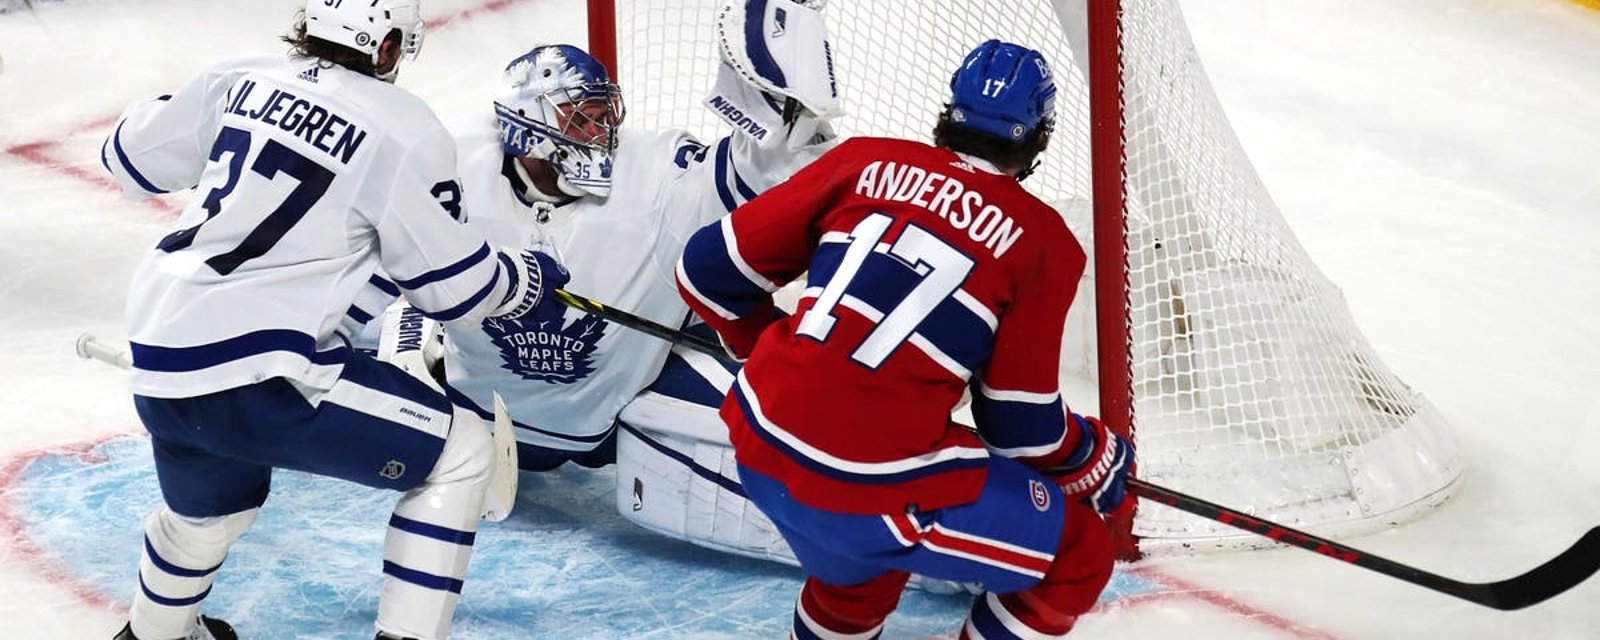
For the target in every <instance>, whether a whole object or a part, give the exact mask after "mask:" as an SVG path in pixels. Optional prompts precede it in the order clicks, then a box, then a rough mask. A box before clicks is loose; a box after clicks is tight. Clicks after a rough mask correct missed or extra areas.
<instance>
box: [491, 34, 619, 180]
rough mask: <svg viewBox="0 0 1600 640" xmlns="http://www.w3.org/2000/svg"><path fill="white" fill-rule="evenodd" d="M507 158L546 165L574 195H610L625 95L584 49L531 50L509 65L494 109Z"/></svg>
mask: <svg viewBox="0 0 1600 640" xmlns="http://www.w3.org/2000/svg"><path fill="white" fill-rule="evenodd" d="M494 113H495V119H496V120H497V121H498V123H499V126H500V141H501V143H502V144H503V145H504V146H505V150H506V153H508V154H511V155H513V156H521V157H529V158H538V159H541V160H545V161H548V162H550V164H551V165H553V166H554V167H555V169H556V172H557V173H558V174H559V176H560V183H561V188H562V190H563V191H566V192H567V193H569V194H571V195H582V194H585V193H587V194H592V195H597V196H602V197H604V196H605V195H607V194H608V193H610V190H611V163H612V153H613V152H614V151H616V148H617V127H618V126H620V125H621V124H622V119H623V116H624V115H625V114H624V110H623V106H622V89H621V88H619V87H618V86H617V85H616V84H614V83H612V82H611V77H610V75H609V74H607V73H606V68H605V65H603V64H601V63H600V61H599V60H596V59H594V57H593V56H590V55H589V54H587V53H584V51H583V50H582V49H579V48H577V47H574V46H571V45H565V44H555V45H544V46H538V47H534V48H533V50H531V51H529V52H527V53H525V54H523V55H521V56H518V57H517V58H516V59H515V60H512V61H511V64H508V65H506V70H505V74H504V76H502V79H501V82H500V89H499V93H498V94H497V95H496V96H495V101H494Z"/></svg>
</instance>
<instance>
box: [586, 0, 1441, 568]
mask: <svg viewBox="0 0 1600 640" xmlns="http://www.w3.org/2000/svg"><path fill="white" fill-rule="evenodd" d="M613 1H614V3H615V4H614V10H615V17H614V24H615V43H616V55H617V58H618V59H617V66H614V67H613V68H616V69H618V71H619V73H618V75H619V78H620V82H621V83H622V85H623V86H624V87H625V89H624V91H625V93H626V97H627V101H628V117H629V121H630V122H629V124H630V125H631V126H634V127H641V128H652V129H670V128H683V129H688V130H690V131H691V132H694V133H695V134H697V135H699V136H701V137H702V139H713V138H715V137H719V136H721V135H724V134H725V132H724V131H722V130H720V127H719V121H718V120H717V119H716V118H715V117H714V116H713V115H712V114H711V113H710V112H709V111H708V110H707V109H705V108H704V107H703V106H701V101H702V100H703V99H704V97H705V95H706V92H707V91H708V89H709V88H710V86H711V83H712V79H713V77H714V73H715V68H716V64H717V59H716V52H715V51H716V49H715V46H714V44H713V42H714V41H713V35H712V27H711V24H712V20H713V15H714V6H715V4H716V3H715V0H687V1H686V0H590V2H591V6H592V8H591V16H596V17H597V18H599V20H598V22H597V23H596V24H593V25H591V40H592V41H594V42H596V45H595V49H596V52H597V55H601V56H602V57H603V56H604V55H605V54H606V53H607V52H606V48H605V45H604V44H603V42H601V41H602V40H603V39H604V38H605V37H606V35H605V32H606V31H607V29H608V27H609V26H610V25H611V24H612V21H611V20H609V19H608V13H607V12H608V11H610V10H612V8H613V6H612V5H611V3H612V2H613ZM1084 4H1085V3H1084V2H1083V0H1075V1H1074V0H1057V1H1056V2H1050V1H1048V0H1005V1H1001V0H985V1H974V2H947V1H945V0H833V1H832V2H830V3H828V6H827V7H826V9H825V12H824V13H825V14H826V16H827V20H828V23H829V29H830V33H831V35H832V38H833V51H834V55H835V72H836V74H837V75H838V77H839V85H840V92H841V96H842V99H843V102H844V105H845V108H846V115H844V116H843V117H841V118H839V119H838V120H836V121H835V126H836V127H837V128H838V130H839V131H840V133H841V134H843V135H846V136H848V135H877V136H893V137H903V138H909V139H917V140H926V139H928V138H929V134H930V132H931V130H932V128H933V124H934V120H935V117H936V115H937V112H938V110H939V109H940V108H941V106H942V105H943V104H944V102H945V101H946V99H947V97H948V84H947V83H948V79H949V74H950V72H951V71H952V70H953V69H954V68H955V67H956V65H957V63H959V62H960V60H961V59H962V57H963V55H965V53H966V52H967V51H969V50H970V49H971V48H972V47H973V46H975V45H977V44H978V43H980V42H982V41H984V40H987V39H989V38H1000V39H1002V40H1007V41H1011V42H1017V43H1020V44H1024V45H1027V46H1030V47H1033V48H1037V49H1039V50H1041V51H1043V52H1044V55H1045V57H1046V58H1047V59H1048V60H1049V61H1050V62H1051V63H1052V65H1053V67H1054V69H1055V72H1056V82H1057V86H1058V91H1059V93H1058V95H1057V99H1056V100H1057V102H1056V113H1057V116H1056V117H1057V122H1056V132H1055V135H1054V137H1053V138H1052V140H1051V144H1050V149H1049V150H1048V151H1047V152H1046V153H1045V154H1044V156H1043V158H1042V160H1043V166H1042V167H1041V169H1040V171H1039V172H1038V173H1037V174H1035V175H1034V176H1033V177H1031V178H1029V179H1028V181H1027V182H1026V183H1025V185H1026V186H1027V187H1028V188H1029V189H1030V190H1032V191H1033V192H1034V193H1035V194H1037V195H1038V196H1040V197H1041V198H1042V199H1044V200H1045V201H1047V202H1050V203H1052V204H1054V205H1055V206H1056V207H1057V208H1058V209H1059V210H1061V212H1062V214H1063V215H1064V216H1065V217H1066V218H1067V220H1068V224H1069V225H1070V226H1072V227H1073V229H1074V231H1075V232H1077V234H1078V236H1079V238H1080V239H1081V240H1082V241H1083V242H1084V243H1085V245H1086V246H1090V244H1091V238H1093V237H1094V236H1096V235H1099V236H1103V237H1100V238H1098V239H1095V240H1094V241H1093V244H1092V249H1091V252H1092V253H1093V254H1094V255H1095V256H1096V261H1097V262H1098V263H1099V264H1100V265H1101V267H1100V269H1099V271H1100V272H1101V275H1100V276H1099V277H1098V278H1097V277H1096V276H1095V274H1093V273H1091V274H1090V275H1088V276H1086V277H1087V278H1089V279H1095V280H1098V281H1099V282H1098V285H1099V286H1098V294H1096V293H1095V292H1096V290H1097V287H1096V286H1094V285H1091V284H1089V283H1087V282H1086V283H1084V284H1083V285H1081V286H1080V289H1079V291H1080V293H1079V299H1078V302H1077V303H1076V304H1075V305H1074V312H1073V317H1072V318H1071V319H1070V320H1069V323H1068V327H1067V339H1066V340H1065V341H1064V349H1063V360H1064V362H1065V366H1064V367H1063V382H1064V383H1065V384H1064V389H1065V390H1066V394H1067V399H1068V401H1069V402H1070V403H1072V404H1073V407H1074V409H1075V410H1078V411H1080V412H1084V413H1091V412H1096V410H1098V413H1100V415H1102V417H1104V418H1105V419H1106V420H1107V421H1108V423H1109V424H1111V425H1113V427H1114V428H1118V429H1119V430H1125V431H1131V432H1132V433H1133V435H1134V437H1135V440H1136V442H1137V444H1138V447H1139V476H1140V477H1142V478H1144V479H1145V480H1148V481H1150V482H1154V483H1157V484H1160V485H1163V486H1167V487H1170V488H1173V489H1177V490H1179V491H1183V492H1186V493H1191V494H1194V495H1196V496H1198V497H1202V498H1205V499H1208V500H1212V501H1215V502H1218V503H1221V504H1224V505H1227V506H1230V507H1233V508H1236V509H1240V510H1243V511H1245V512H1248V513H1251V514H1254V515H1256V516H1259V517H1264V518H1267V519H1270V520H1273V521H1277V522H1280V523H1283V524H1287V525H1289V526H1292V527H1296V528H1301V529H1307V530H1310V531H1313V532H1316V533H1319V534H1322V535H1329V536H1339V535H1354V534H1358V533H1363V532H1368V531H1372V530H1376V529H1380V528H1383V527H1386V526H1391V525H1393V524H1395V523H1397V522H1400V521H1402V520H1405V519H1407V518H1409V517H1411V516H1413V515H1415V514H1417V513H1418V512H1421V511H1423V510H1426V509H1427V508H1430V507H1432V506H1436V505H1437V504H1439V503H1440V502H1442V501H1443V500H1444V499H1445V498H1446V497H1447V496H1448V494H1449V492H1450V489H1451V488H1452V487H1453V486H1454V484H1455V482H1456V480H1457V479H1458V478H1459V476H1460V473H1461V470H1462V466H1461V461H1460V458H1459V455H1458V452H1457V449H1456V444H1455V442H1454V439H1453V437H1452V436H1451V434H1450V433H1449V432H1448V430H1447V428H1446V426H1445V424H1444V422H1443V420H1442V418H1441V417H1440V415H1439V413H1438V412H1437V410H1436V409H1434V408H1433V407H1432V406H1431V405H1430V404H1429V403H1428V402H1427V401H1426V400H1425V399H1424V398H1423V397H1422V396H1421V395H1420V394H1418V393H1417V392H1415V391H1414V390H1412V389H1411V388H1409V387H1407V386H1406V384H1405V383H1404V382H1402V381H1401V380H1400V379H1399V378H1397V377H1396V376H1395V375H1394V374H1393V373H1392V372H1390V371H1389V369H1388V368H1387V367H1386V366H1385V365H1384V364H1383V363H1382V361H1381V360H1380V359H1379V358H1378V356H1377V354H1376V353H1375V352H1374V351H1373V349H1372V348H1371V347H1370V346H1369V344H1368V343H1367V341H1366V340H1365V338H1364V337H1363V336H1362V334H1361V332H1360V331H1359V330H1358V329H1357V327H1356V326H1355V324H1354V321H1353V320H1352V318H1351V315H1350V312H1349V311H1348V309H1347V308H1346V305H1345V303H1344V301H1343V299H1342V296H1341V293H1340V291H1339V289H1338V287H1336V286H1334V285H1333V284H1332V283H1331V282H1329V281H1328V280H1327V279H1326V278H1325V277H1324V276H1323V275H1322V273H1321V272H1320V271H1319V270H1318V269H1317V268H1316V266H1315V265H1314V264H1313V263H1312V262H1311V260H1310V258H1309V257H1308V256H1307V255H1306V252H1305V251H1304V250H1303V249H1302V248H1301V246H1300V245H1299V243H1298V241H1297V240H1296V239H1295V237H1294V234H1293V233H1292V232H1291V231H1290V229H1289V228H1288V226H1287V225H1286V224H1285V222H1284V221H1283V218H1282V216H1281V215H1280V214H1279V212H1278V210H1277V207H1276V205H1275V204H1274V203H1273V201H1272V199H1271V197H1270V196H1269V195H1268V193H1267V191H1266V189H1265V188H1264V187H1263V185H1262V184H1261V182H1260V180H1259V178H1258V177H1257V176H1256V173H1255V170H1254V169H1253V168H1252V167H1251V164H1250V161H1249V159H1248V158H1247V157H1246V156H1245V155H1244V153H1243V151H1242V149H1241V147H1240V146H1239V143H1238V141H1237V138H1236V137H1235V136H1234V134H1233V131H1232V129H1231V127H1230V126H1229V124H1228V122H1227V119H1226V117H1225V116H1224V115H1223V112H1222V110H1221V107H1220V106H1219V104H1218V102H1217V100H1216V97H1215V95H1214V94H1213V92H1212V90H1211V86H1210V83H1209V81H1208V79H1207V77H1206V74H1205V72H1204V69H1203V68H1202V67H1201V64H1200V61H1199V57H1198V54H1197V52H1196V51H1195V47H1194V44H1193V42H1192V41H1191V40H1190V37H1189V32H1188V29H1187V27H1186V26H1185V23H1184V20H1183V15H1182V13H1181V11H1180V10H1179V8H1178V6H1177V4H1176V2H1175V0H1122V1H1121V2H1120V3H1118V2H1114V1H1111V0H1107V1H1106V2H1105V3H1104V4H1105V6H1104V7H1101V6H1097V7H1095V9H1094V10H1095V11H1096V14H1095V15H1094V16H1092V17H1091V16H1086V15H1085V9H1084ZM1096 4H1097V5H1098V4H1100V3H1099V2H1097V3H1096ZM1118 4H1120V11H1119V10H1118V7H1117V5H1118ZM595 5H599V6H595ZM1087 34H1093V35H1092V36H1087ZM1086 36H1087V37H1086ZM1091 50H1092V51H1094V55H1092V56H1091V55H1089V51H1091ZM1091 58H1093V61H1094V64H1095V65H1096V66H1097V67H1096V69H1095V70H1094V73H1100V74H1103V75H1102V77H1103V78H1107V79H1109V80H1108V81H1109V82H1110V84H1108V85H1106V86H1111V87H1120V89H1121V93H1120V100H1118V99H1116V98H1117V96H1116V95H1115V94H1108V93H1102V94H1101V95H1110V96H1111V98H1110V99H1109V102H1107V103H1104V105H1103V107H1104V108H1101V109H1099V110H1097V111H1096V112H1095V115H1096V116H1097V117H1099V118H1101V120H1100V122H1101V126H1098V127H1093V126H1091V122H1092V120H1091V109H1090V100H1089V93H1090V92H1089V80H1088V79H1089V77H1090V76H1091V75H1092V73H1091V67H1090V64H1089V63H1090V59H1091ZM1098 86H1100V85H1097V87H1098ZM1107 119H1109V120H1107ZM1107 122H1110V123H1112V124H1119V125H1120V133H1121V135H1120V136H1119V135H1116V133H1117V130H1118V128H1119V127H1115V126H1106V123H1107ZM1091 130H1095V131H1099V132H1100V133H1099V134H1096V135H1097V137H1098V139H1096V140H1094V141H1093V148H1094V149H1095V154H1091V137H1092V136H1091ZM1091 157H1094V158H1099V159H1100V160H1097V161H1096V162H1095V163H1093V164H1096V165H1098V166H1100V168H1101V170H1102V171H1108V172H1110V173H1108V174H1106V175H1105V176H1103V177H1102V183H1101V188H1100V190H1099V192H1098V193H1096V192H1095V191H1094V190H1093V189H1092V186H1091V185H1092V184H1094V181H1093V177H1092V174H1091V164H1092V163H1091ZM1119 159H1120V161H1121V163H1122V169H1121V171H1118V169H1117V161H1118V160H1119ZM1091 202H1096V203H1097V206H1094V207H1091ZM1091 208H1092V209H1094V210H1095V211H1096V212H1097V214H1096V215H1097V216H1098V217H1099V219H1098V220H1097V221H1094V222H1093V223H1091V221H1090V214H1089V212H1090V210H1091ZM1096 227H1098V229H1099V230H1100V233H1099V234H1096V233H1095V228H1096ZM1108 267H1109V268H1108ZM1105 272H1110V273H1113V274H1114V275H1117V276H1122V277H1113V278H1106V277H1105V276H1104V275H1103V274H1104V273H1105ZM1118 272H1121V273H1118ZM1097 301H1098V302H1099V303H1102V304H1100V305H1099V306H1101V307H1104V308H1103V310H1102V313H1103V314H1105V315H1103V316H1102V319H1101V321H1100V322H1099V326H1101V327H1103V328H1107V329H1106V330H1103V331H1101V332H1100V333H1102V334H1104V335H1103V336H1102V337H1103V338H1104V339H1105V340H1106V341H1107V343H1108V346H1107V347H1106V348H1108V349H1110V350H1109V351H1102V352H1101V353H1102V354H1109V355H1102V356H1100V357H1098V358H1097V357H1096V350H1095V348H1094V345H1095V337H1094V336H1095V333H1096V332H1095V330H1094V327H1095V326H1096V322H1095V321H1094V320H1095V319H1094V317H1093V310H1094V308H1095V307H1096V306H1097V305H1096V302H1097ZM1108 301H1109V302H1108ZM1095 381H1098V384H1099V385H1100V387H1101V389H1100V392H1099V398H1098V399H1099V402H1098V405H1096V403H1095V400H1096V398H1095V396H1094V393H1095V392H1094V390H1093V389H1094V387H1093V386H1092V385H1094V384H1095ZM1132 533H1133V535H1134V536H1135V538H1136V539H1137V540H1139V541H1140V542H1139V545H1140V548H1141V550H1142V551H1143V552H1144V553H1147V554H1148V553H1163V552H1173V551H1177V552H1183V551H1196V550H1209V549H1217V548H1244V547H1253V546H1259V545H1261V544H1262V541H1261V540H1260V539H1259V538H1256V537H1254V536H1252V535H1251V534H1246V533H1244V532H1241V531H1238V530H1235V529H1232V528H1230V527H1227V526H1226V525H1221V524H1218V523H1214V522H1210V521H1207V520H1203V519H1199V518H1195V517H1193V516H1189V515H1187V514H1183V513H1180V512H1177V511H1175V510H1173V509H1170V508H1168V507H1165V506H1162V505H1156V504H1152V503H1144V504H1141V505H1140V507H1139V510H1138V513H1137V516H1136V517H1135V519H1134V522H1133V523H1132Z"/></svg>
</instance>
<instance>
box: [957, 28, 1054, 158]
mask: <svg viewBox="0 0 1600 640" xmlns="http://www.w3.org/2000/svg"><path fill="white" fill-rule="evenodd" d="M1055 101H1056V83H1055V80H1054V78H1053V74H1051V72H1050V64H1049V63H1048V62H1045V59H1044V56H1043V55H1040V53H1039V52H1038V51H1034V50H1033V49H1029V48H1027V47H1024V46H1021V45H1015V44H1011V43H1009V42H1001V41H999V40H990V41H988V42H985V43H983V44H980V45H978V47H977V48H976V49H973V50H972V53H969V54H967V58H966V59H965V60H962V61H961V66H960V67H957V68H956V72H955V73H954V74H953V75H951V76H950V120H951V122H953V123H955V124H957V125H960V126H963V127H967V128H970V129H975V130H977V131H981V132H983V133H987V134H989V135H993V136H996V137H999V138H1001V139H1004V140H1010V141H1012V142H1021V141H1023V140H1024V139H1026V138H1027V137H1028V136H1029V135H1030V134H1032V133H1033V131H1034V130H1036V129H1038V128H1039V127H1040V126H1045V127H1049V126H1052V125H1053V123H1054V119H1055Z"/></svg>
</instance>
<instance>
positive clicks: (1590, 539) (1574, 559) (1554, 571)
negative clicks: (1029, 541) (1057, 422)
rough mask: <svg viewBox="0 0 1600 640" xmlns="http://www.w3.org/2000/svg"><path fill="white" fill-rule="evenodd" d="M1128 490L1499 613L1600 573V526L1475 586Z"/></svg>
mask: <svg viewBox="0 0 1600 640" xmlns="http://www.w3.org/2000/svg"><path fill="white" fill-rule="evenodd" d="M1128 489H1129V490H1131V491H1133V493H1134V494H1135V495H1137V496H1139V497H1141V498H1144V499H1146V500H1153V501H1155V502H1159V503H1161V504H1164V505H1167V506H1169V507H1172V508H1175V509H1178V510H1180V511H1184V512H1187V513H1192V514H1194V515H1197V516H1200V517H1202V518H1205V519H1207V520H1214V521H1217V522H1221V523H1222V524H1226V525H1229V526H1232V527H1237V528H1240V529H1243V530H1245V531H1249V532H1251V533H1255V534H1258V535H1260V536H1262V537H1265V538H1267V539H1269V540H1272V541H1274V542H1280V543H1283V544H1286V545H1289V546H1293V547H1299V548H1301V549H1306V550H1309V551H1313V552H1315V553H1318V554H1321V555H1324V556H1327V557H1329V558H1333V559H1335V560H1339V561H1343V562H1348V563H1350V564H1353V565H1356V566H1358V567H1361V568H1363V569H1367V570H1370V571H1375V572H1377V573H1381V574H1383V575H1386V576H1389V577H1391V578H1397V579H1400V580H1404V581H1406V582H1409V583H1411V584H1414V585H1417V586H1419V587H1422V588H1424V589H1428V590H1431V591H1437V592H1439V593H1444V594H1447V595H1452V596H1455V597H1457V598H1461V599H1463V600H1467V601H1469V602H1474V603H1477V604H1481V605H1483V606H1486V607H1491V608H1495V609H1501V610H1507V611H1509V610H1513V609H1521V608H1523V607H1527V606H1530V605H1534V604H1538V603H1540V602H1544V601H1545V600H1549V599H1550V598H1552V597H1555V596H1556V595H1558V594H1560V593H1562V592H1564V591H1566V590H1568V589H1571V588H1572V587H1575V586H1578V584H1580V583H1582V582H1583V581H1584V580H1587V579H1588V578H1589V576H1592V575H1594V573H1595V572H1596V571H1597V570H1600V527H1596V528H1594V529H1590V530H1589V532H1588V533H1587V534H1585V535H1584V536H1583V537H1582V538H1580V539H1579V540H1578V542H1577V543H1576V544H1574V545H1573V546H1571V547H1569V548H1568V549H1567V550H1566V551H1563V552H1562V553H1561V554H1560V555H1558V556H1556V557H1555V558H1552V559H1550V560H1549V561H1547V562H1545V563H1544V564H1542V565H1539V566H1538V567H1536V568H1534V569H1533V570H1532V571H1529V572H1527V573H1524V574H1522V575H1520V576H1516V577H1514V578H1510V579H1506V580H1501V581H1498V582H1486V583H1472V582H1462V581H1459V580H1454V579H1451V578H1446V577H1444V576H1441V575H1439V574H1436V573H1430V572H1427V571H1423V570H1422V569H1418V568H1416V567H1413V566H1410V565H1405V564H1401V563H1398V562H1395V561H1393V560H1390V559H1388V558H1384V557H1381V556H1376V555H1372V554H1370V553H1367V552H1365V551H1362V550H1360V549H1355V548H1352V547H1348V546H1345V545H1342V544H1339V543H1337V542H1334V541H1332V540H1328V539H1326V538H1321V537H1317V536H1314V535H1311V534H1309V533H1306V532H1304V531H1298V530H1295V529H1291V528H1289V527H1286V526H1283V525H1281V524H1277V523H1275V522H1271V521H1268V520H1262V519H1260V518H1257V517H1255V516H1252V515H1249V514H1246V513H1243V512H1240V511H1235V510H1233V509H1229V508H1227V507H1224V506H1222V505H1219V504H1216V503H1212V502H1207V501H1205V500H1201V499H1199V498H1196V497H1194V496H1190V495H1186V494H1183V493H1179V492H1177V491H1173V490H1171V489H1167V488H1165V487H1161V486H1158V485H1153V484H1150V483H1148V482H1145V481H1143V480H1140V479H1138V478H1129V479H1128Z"/></svg>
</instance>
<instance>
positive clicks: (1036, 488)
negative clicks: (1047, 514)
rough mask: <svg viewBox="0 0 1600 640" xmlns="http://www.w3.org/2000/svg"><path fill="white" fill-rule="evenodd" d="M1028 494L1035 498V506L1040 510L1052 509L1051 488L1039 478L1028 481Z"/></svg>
mask: <svg viewBox="0 0 1600 640" xmlns="http://www.w3.org/2000/svg"><path fill="white" fill-rule="evenodd" d="M1028 496H1029V497H1031V498H1033V508H1035V509H1038V510H1040V511H1049V510H1050V488H1049V487H1046V486H1044V483H1043V482H1039V481H1038V480H1029V481H1028Z"/></svg>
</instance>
